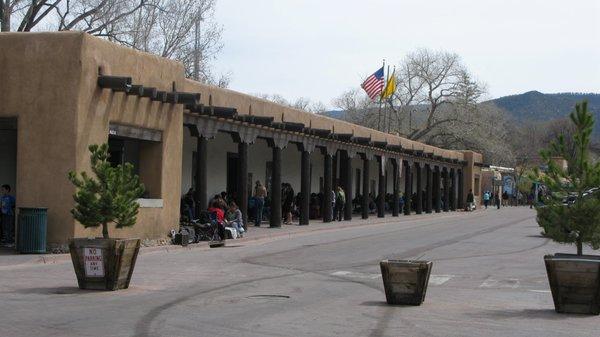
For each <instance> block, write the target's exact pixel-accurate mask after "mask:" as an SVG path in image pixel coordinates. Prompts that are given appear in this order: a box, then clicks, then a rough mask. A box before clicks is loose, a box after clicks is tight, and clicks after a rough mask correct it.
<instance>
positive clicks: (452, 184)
mask: <svg viewBox="0 0 600 337" xmlns="http://www.w3.org/2000/svg"><path fill="white" fill-rule="evenodd" d="M457 187H458V186H457V184H456V170H455V169H453V168H452V169H450V210H451V211H456V202H457V199H456V194H457V192H458V188H457Z"/></svg>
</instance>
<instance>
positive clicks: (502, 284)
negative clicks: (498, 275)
mask: <svg viewBox="0 0 600 337" xmlns="http://www.w3.org/2000/svg"><path fill="white" fill-rule="evenodd" d="M519 286H520V283H519V279H516V278H509V279H504V280H496V279H493V278H491V277H489V278H487V279H486V280H485V281H483V283H482V284H481V285H480V286H479V288H509V289H516V288H518V287H519Z"/></svg>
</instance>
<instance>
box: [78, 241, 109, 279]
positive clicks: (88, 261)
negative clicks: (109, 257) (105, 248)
mask: <svg viewBox="0 0 600 337" xmlns="http://www.w3.org/2000/svg"><path fill="white" fill-rule="evenodd" d="M83 260H84V262H85V276H86V277H104V258H103V256H102V249H100V248H84V251H83Z"/></svg>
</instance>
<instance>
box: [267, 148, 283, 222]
mask: <svg viewBox="0 0 600 337" xmlns="http://www.w3.org/2000/svg"><path fill="white" fill-rule="evenodd" d="M271 174H272V176H271V195H270V200H271V218H270V222H269V226H270V227H281V148H279V147H277V146H273V166H272V173H271Z"/></svg>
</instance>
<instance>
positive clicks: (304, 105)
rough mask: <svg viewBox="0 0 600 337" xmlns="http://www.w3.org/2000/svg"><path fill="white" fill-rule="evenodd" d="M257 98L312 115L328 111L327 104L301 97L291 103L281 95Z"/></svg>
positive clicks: (260, 95)
mask: <svg viewBox="0 0 600 337" xmlns="http://www.w3.org/2000/svg"><path fill="white" fill-rule="evenodd" d="M255 96H257V97H260V98H262V99H266V100H267V101H271V102H273V103H277V104H281V105H284V106H289V107H291V108H294V109H298V110H304V111H307V112H312V113H321V112H324V111H326V110H327V107H326V106H325V104H323V102H313V101H311V100H310V99H309V98H306V97H299V98H297V99H296V100H295V101H289V100H288V99H286V98H285V97H283V96H281V95H279V94H272V95H269V94H255Z"/></svg>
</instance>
